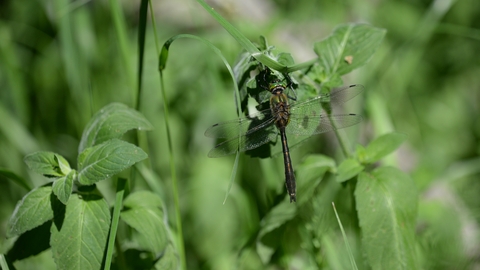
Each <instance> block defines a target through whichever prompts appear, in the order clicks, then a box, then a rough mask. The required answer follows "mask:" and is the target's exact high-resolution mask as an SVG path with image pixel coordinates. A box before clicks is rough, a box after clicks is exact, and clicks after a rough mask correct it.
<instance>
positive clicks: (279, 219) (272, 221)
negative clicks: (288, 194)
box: [256, 200, 297, 263]
mask: <svg viewBox="0 0 480 270" xmlns="http://www.w3.org/2000/svg"><path fill="white" fill-rule="evenodd" d="M296 214H297V208H296V205H295V203H290V202H289V201H287V200H283V201H282V202H281V203H280V204H278V205H276V206H275V207H273V208H272V209H271V210H270V212H269V213H268V214H267V215H266V216H265V217H264V218H263V220H262V221H261V222H260V230H259V232H258V236H257V242H256V248H257V252H258V254H259V256H260V258H261V260H262V262H263V263H267V262H268V261H270V257H271V256H272V254H273V252H274V251H275V250H273V249H271V248H269V247H268V246H267V245H265V244H264V243H263V238H264V236H266V235H267V234H268V233H270V232H272V231H273V230H275V229H277V228H279V227H280V226H282V225H284V224H285V223H287V222H288V221H289V220H291V219H293V218H294V217H295V215H296Z"/></svg>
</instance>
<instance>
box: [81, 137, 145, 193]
mask: <svg viewBox="0 0 480 270" xmlns="http://www.w3.org/2000/svg"><path fill="white" fill-rule="evenodd" d="M146 158H147V154H146V153H145V152H144V151H143V150H142V149H141V148H139V147H137V146H135V145H133V144H131V143H127V142H125V141H121V140H118V139H112V140H110V141H107V142H105V143H103V144H100V145H97V146H94V147H90V148H87V149H85V151H83V152H82V153H81V154H80V155H79V157H78V181H79V182H80V183H81V184H82V185H92V184H94V183H96V182H98V181H101V180H104V179H107V178H109V177H111V176H112V175H114V174H117V173H119V172H121V171H123V170H124V169H126V168H128V167H130V166H132V165H133V164H135V163H137V162H139V161H141V160H144V159H146Z"/></svg>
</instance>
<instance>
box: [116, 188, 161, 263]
mask: <svg viewBox="0 0 480 270" xmlns="http://www.w3.org/2000/svg"><path fill="white" fill-rule="evenodd" d="M142 199H144V200H147V201H146V202H142ZM125 203H126V204H127V205H128V207H129V209H128V210H125V211H122V213H121V214H120V217H121V219H122V220H123V221H125V223H127V224H128V225H129V226H130V227H132V228H134V229H135V230H137V231H138V232H139V233H140V235H141V237H140V241H141V243H140V244H142V247H143V248H146V249H147V250H149V251H151V252H153V253H154V254H159V253H160V252H163V251H164V250H165V247H166V246H167V243H168V239H167V233H166V229H165V223H164V221H163V220H164V218H163V209H161V208H159V206H161V205H162V203H161V200H160V198H158V196H156V195H155V194H153V193H151V192H148V191H143V192H135V193H132V194H130V196H128V198H127V199H126V200H125Z"/></svg>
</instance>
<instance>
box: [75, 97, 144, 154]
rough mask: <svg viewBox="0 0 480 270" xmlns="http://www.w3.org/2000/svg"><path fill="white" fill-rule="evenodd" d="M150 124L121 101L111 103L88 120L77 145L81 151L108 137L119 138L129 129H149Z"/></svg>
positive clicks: (106, 139)
mask: <svg viewBox="0 0 480 270" xmlns="http://www.w3.org/2000/svg"><path fill="white" fill-rule="evenodd" d="M152 128H153V126H152V124H150V122H148V120H147V119H146V118H145V117H144V116H143V115H142V114H141V113H139V112H137V111H136V110H134V109H131V108H128V107H127V106H126V105H124V104H121V103H112V104H110V105H107V106H105V107H103V108H102V109H101V110H100V111H99V112H97V113H96V114H95V115H94V116H93V117H92V119H91V120H90V122H88V124H87V126H86V127H85V130H84V131H83V134H82V140H81V141H80V145H79V146H78V152H79V153H81V152H83V150H85V149H86V148H88V147H92V146H94V145H98V144H101V143H103V142H105V141H108V140H110V139H117V138H120V137H121V136H122V135H123V134H124V133H125V132H127V131H129V130H131V129H138V130H151V129H152Z"/></svg>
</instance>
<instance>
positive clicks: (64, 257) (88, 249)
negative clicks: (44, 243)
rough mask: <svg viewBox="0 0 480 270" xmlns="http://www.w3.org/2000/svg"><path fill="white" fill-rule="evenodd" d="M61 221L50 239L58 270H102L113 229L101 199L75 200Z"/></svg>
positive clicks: (69, 204) (105, 203)
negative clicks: (108, 239)
mask: <svg viewBox="0 0 480 270" xmlns="http://www.w3.org/2000/svg"><path fill="white" fill-rule="evenodd" d="M58 219H60V217H57V216H56V217H55V222H54V223H53V224H52V227H51V234H52V236H51V238H50V245H51V247H52V254H53V259H54V261H55V263H56V265H57V269H68V270H75V269H78V270H88V269H100V267H101V263H102V259H103V253H104V251H105V246H106V244H107V235H108V229H109V226H110V210H109V207H108V204H107V202H106V201H105V200H104V199H103V198H102V197H100V196H98V195H83V196H79V195H75V196H72V197H71V198H70V200H69V202H68V204H67V207H66V211H65V216H64V218H63V220H58Z"/></svg>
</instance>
